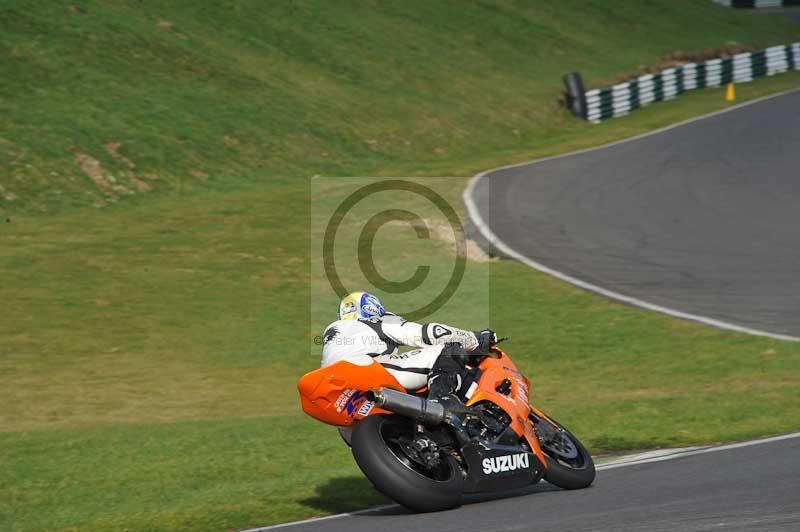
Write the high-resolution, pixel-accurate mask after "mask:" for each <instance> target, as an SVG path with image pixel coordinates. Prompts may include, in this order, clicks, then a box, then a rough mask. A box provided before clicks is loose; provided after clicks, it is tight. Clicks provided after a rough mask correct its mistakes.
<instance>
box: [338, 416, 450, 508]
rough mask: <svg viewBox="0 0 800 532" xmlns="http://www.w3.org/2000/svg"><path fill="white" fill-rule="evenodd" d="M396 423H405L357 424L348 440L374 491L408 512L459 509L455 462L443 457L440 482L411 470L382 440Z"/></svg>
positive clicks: (390, 419) (385, 419) (376, 419)
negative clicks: (400, 505)
mask: <svg viewBox="0 0 800 532" xmlns="http://www.w3.org/2000/svg"><path fill="white" fill-rule="evenodd" d="M398 423H400V424H405V423H407V420H405V419H404V418H400V417H399V416H378V415H374V416H368V417H367V418H365V419H363V420H362V421H360V422H358V424H357V425H356V427H355V429H354V430H353V437H352V439H351V440H350V443H351V445H352V451H353V457H354V458H355V460H356V463H357V464H358V467H359V468H361V471H362V472H363V473H364V475H366V477H367V478H368V479H369V480H370V481H371V482H372V483H373V484H374V485H375V487H376V488H377V489H378V491H380V492H381V493H383V494H384V495H386V496H388V497H390V498H391V499H393V500H395V501H397V502H398V503H400V504H402V505H403V506H405V507H406V508H408V509H409V510H411V511H414V512H435V511H438V510H447V509H450V508H455V507H457V506H460V505H461V494H462V492H463V491H464V476H463V474H462V470H461V466H460V465H459V463H458V461H457V460H456V459H455V458H454V457H453V456H451V455H449V454H448V455H447V456H443V458H444V459H445V460H444V462H443V467H442V471H441V472H442V473H444V476H443V478H442V479H441V480H436V479H434V478H430V477H428V476H425V475H424V474H423V473H421V472H419V471H417V470H415V469H412V467H411V466H409V465H407V464H406V463H404V462H403V461H401V458H399V457H398V455H397V454H395V452H394V451H393V450H392V449H391V448H390V447H389V443H387V441H386V439H385V437H384V434H385V433H386V431H387V429H392V428H396V424H398ZM392 424H395V427H392V426H391V425H392ZM409 430H411V426H410V425H409Z"/></svg>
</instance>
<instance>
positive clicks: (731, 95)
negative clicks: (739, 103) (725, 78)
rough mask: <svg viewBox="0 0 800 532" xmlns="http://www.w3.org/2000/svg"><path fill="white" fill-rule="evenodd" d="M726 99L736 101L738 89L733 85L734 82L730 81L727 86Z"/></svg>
mask: <svg viewBox="0 0 800 532" xmlns="http://www.w3.org/2000/svg"><path fill="white" fill-rule="evenodd" d="M725 101H726V102H735V101H736V89H735V88H734V87H733V83H728V85H727V87H725Z"/></svg>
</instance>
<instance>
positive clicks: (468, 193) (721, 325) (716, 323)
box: [463, 88, 800, 342]
mask: <svg viewBox="0 0 800 532" xmlns="http://www.w3.org/2000/svg"><path fill="white" fill-rule="evenodd" d="M798 91H800V88H794V89H789V90H786V91H782V92H778V93H775V94H769V95H767V96H763V97H761V98H756V99H755V100H750V101H747V102H743V103H740V104H738V105H734V106H733V107H728V108H727V109H721V110H719V111H715V112H713V113H709V114H707V115H703V116H699V117H695V118H690V119H688V120H684V121H683V122H678V123H677V124H672V125H669V126H666V127H662V128H660V129H656V130H654V131H648V132H646V133H641V134H639V135H635V136H633V137H628V138H625V139H621V140H616V141H614V142H610V143H608V144H603V145H602V146H593V147H591V148H585V149H582V150H577V151H573V152H569V153H562V154H559V155H552V156H550V157H543V158H541V159H534V160H532V161H526V162H522V163H515V164H509V165H506V166H499V167H497V168H492V169H490V170H486V171H484V172H481V173H479V174H477V175H475V176H474V177H472V179H470V181H469V183H468V184H467V188H466V190H464V194H463V199H464V204H465V205H466V207H467V214H468V216H469V218H470V220H472V223H474V224H475V227H477V228H478V231H480V233H481V234H482V235H483V237H484V238H486V240H488V241H489V243H491V244H492V245H493V246H494V247H495V248H496V249H497V250H499V251H500V252H502V253H503V254H504V255H506V256H509V257H511V258H513V259H516V260H517V261H519V262H521V263H523V264H525V265H527V266H530V267H531V268H533V269H535V270H539V271H541V272H544V273H547V274H549V275H552V276H553V277H556V278H558V279H560V280H562V281H564V282H567V283H569V284H572V285H574V286H577V287H579V288H583V289H584V290H588V291H589V292H594V293H596V294H600V295H602V296H605V297H608V298H610V299H616V300H618V301H622V302H624V303H627V304H629V305H633V306H636V307H640V308H644V309H647V310H652V311H655V312H660V313H662V314H667V315H669V316H672V317H675V318H681V319H685V320H689V321H694V322H698V323H702V324H705V325H710V326H712V327H716V328H718V329H726V330H730V331H736V332H741V333H746V334H751V335H754V336H765V337H768V338H773V339H776V340H786V341H792V342H798V341H800V337H796V336H791V335H787V334H778V333H772V332H769V331H763V330H760V329H754V328H752V327H746V326H743V325H736V324H734V323H728V322H726V321H722V320H718V319H715V318H709V317H707V316H700V315H698V314H691V313H688V312H683V311H681V310H676V309H672V308H668V307H663V306H661V305H657V304H655V303H649V302H647V301H644V300H642V299H638V298H635V297H631V296H626V295H624V294H621V293H619V292H615V291H613V290H609V289H607V288H603V287H601V286H597V285H595V284H592V283H589V282H587V281H583V280H581V279H578V278H576V277H573V276H571V275H568V274H566V273H563V272H560V271H558V270H554V269H553V268H550V267H548V266H545V265H544V264H542V263H540V262H537V261H535V260H533V259H531V258H529V257H526V256H525V255H522V254H521V253H519V252H517V251H516V250H514V249H512V248H511V247H510V246H509V245H507V244H506V243H505V242H503V241H502V240H501V239H500V238H499V237H498V236H497V235H495V234H494V232H493V231H492V230H491V229H489V226H488V225H487V224H486V222H484V220H483V218H482V217H481V215H480V213H479V212H478V208H477V206H476V205H475V202H474V201H473V199H472V192H473V190H474V189H475V186H476V184H477V183H478V181H480V180H481V179H482V178H483V177H485V176H486V175H487V174H490V173H492V172H497V171H499V170H506V169H509V168H518V167H521V166H528V165H534V164H537V163H541V162H544V161H551V160H553V159H560V158H562V157H571V156H573V155H579V154H582V153H588V152H592V151H596V150H603V149H606V148H610V147H612V146H616V145H618V144H623V143H626V142H633V141H635V140H639V139H643V138H645V137H650V136H653V135H658V134H660V133H664V132H665V131H669V130H671V129H676V128H679V127H681V126H685V125H687V124H691V123H693V122H699V121H700V120H705V119H707V118H711V117H714V116H718V115H721V114H725V113H729V112H731V111H735V110H737V109H741V108H742V107H747V106H749V105H754V104H756V103H759V102H763V101H766V100H771V99H773V98H778V97H781V96H785V95H787V94H791V93H794V92H798Z"/></svg>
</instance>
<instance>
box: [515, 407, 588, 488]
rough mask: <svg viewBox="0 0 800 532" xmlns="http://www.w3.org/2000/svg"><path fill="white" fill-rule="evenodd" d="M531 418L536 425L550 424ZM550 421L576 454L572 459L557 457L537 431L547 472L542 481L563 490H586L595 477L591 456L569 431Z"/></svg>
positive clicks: (544, 420)
mask: <svg viewBox="0 0 800 532" xmlns="http://www.w3.org/2000/svg"><path fill="white" fill-rule="evenodd" d="M531 417H532V419H533V420H534V422H535V423H536V424H537V425H538V424H539V423H548V424H550V423H549V422H548V421H547V420H546V419H541V420H538V419H536V418H535V416H533V415H532V416H531ZM550 420H552V421H553V422H554V423H555V425H554V427H555V428H556V430H558V431H559V432H560V434H561V437H562V438H567V439H568V440H569V442H571V443H572V445H573V446H574V448H575V450H576V451H577V453H576V456H575V457H574V458H572V459H565V458H564V457H563V456H559V454H558V453H557V452H555V451H554V450H553V449H551V448H549V447H548V443H547V442H546V441H543V440H542V437H541V432H540V431H539V430H537V434H540V440H539V445H540V447H541V448H542V452H543V453H544V457H545V460H546V461H547V471H546V472H545V474H544V479H545V480H546V481H547V482H549V483H550V484H554V485H556V486H558V487H559V488H563V489H565V490H579V489H583V488H588V487H589V486H591V484H592V482H594V479H595V476H596V475H597V471H596V470H595V467H594V460H592V456H591V455H590V454H589V451H587V450H586V447H584V446H583V444H582V443H581V442H580V440H578V438H576V437H575V436H574V435H573V434H572V433H571V432H570V431H568V430H567V429H566V428H564V426H563V425H561V424H560V423H558V422H557V421H556V420H554V419H553V418H550Z"/></svg>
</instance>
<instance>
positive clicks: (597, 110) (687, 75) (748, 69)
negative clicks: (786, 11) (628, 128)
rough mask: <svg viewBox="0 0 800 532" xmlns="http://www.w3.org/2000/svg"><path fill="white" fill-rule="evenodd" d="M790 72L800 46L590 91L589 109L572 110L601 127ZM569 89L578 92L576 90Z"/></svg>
mask: <svg viewBox="0 0 800 532" xmlns="http://www.w3.org/2000/svg"><path fill="white" fill-rule="evenodd" d="M789 70H800V42H796V43H792V44H787V45H779V46H772V47H770V48H767V49H766V50H759V51H757V52H745V53H741V54H736V55H733V56H730V57H721V58H716V59H709V60H708V61H703V62H700V63H689V64H686V65H682V66H679V67H674V68H666V69H664V70H662V71H661V72H658V73H656V74H645V75H643V76H639V77H637V78H635V79H632V80H630V81H626V82H624V83H619V84H617V85H614V86H611V87H605V88H601V89H593V90H590V91H586V92H585V93H584V98H583V101H585V106H571V110H572V111H573V113H574V114H575V115H576V116H578V117H580V118H583V119H585V120H589V121H591V122H595V123H598V122H601V121H603V120H606V119H608V118H615V117H618V116H624V115H627V114H628V113H630V112H631V111H632V110H634V109H637V108H639V107H644V106H646V105H649V104H651V103H653V102H658V101H663V100H671V99H673V98H675V97H676V96H678V95H679V94H681V93H683V92H685V91H687V90H692V89H702V88H704V87H719V86H720V85H724V84H726V83H745V82H748V81H753V80H754V79H756V78H760V77H764V76H773V75H775V74H780V73H782V72H787V71H789ZM573 76H574V74H573ZM565 81H566V79H565ZM567 88H568V89H569V90H572V91H574V88H575V86H574V84H573V85H572V86H569V85H568V87H567ZM575 97H577V96H576V95H574V94H572V95H571V96H570V98H573V99H574V98H575ZM576 111H578V112H576ZM580 111H582V112H580Z"/></svg>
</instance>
